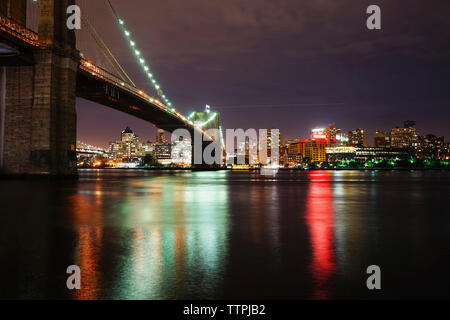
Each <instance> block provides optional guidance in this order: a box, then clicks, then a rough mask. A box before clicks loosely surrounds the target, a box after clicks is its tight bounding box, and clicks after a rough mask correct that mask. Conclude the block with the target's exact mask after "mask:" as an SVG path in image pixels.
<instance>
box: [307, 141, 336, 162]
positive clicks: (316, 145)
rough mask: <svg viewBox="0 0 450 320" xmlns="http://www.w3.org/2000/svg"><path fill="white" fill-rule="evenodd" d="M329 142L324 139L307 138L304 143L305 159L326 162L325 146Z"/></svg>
mask: <svg viewBox="0 0 450 320" xmlns="http://www.w3.org/2000/svg"><path fill="white" fill-rule="evenodd" d="M329 146H330V143H329V142H328V141H327V140H326V139H309V140H306V143H305V149H304V150H305V151H304V152H305V153H304V156H305V159H306V160H309V161H310V162H326V161H327V153H326V148H327V147H329Z"/></svg>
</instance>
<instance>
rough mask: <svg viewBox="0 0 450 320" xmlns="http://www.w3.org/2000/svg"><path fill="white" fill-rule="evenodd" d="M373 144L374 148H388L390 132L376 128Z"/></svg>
mask: <svg viewBox="0 0 450 320" xmlns="http://www.w3.org/2000/svg"><path fill="white" fill-rule="evenodd" d="M374 146H375V147H376V148H389V147H390V146H391V134H390V133H389V132H383V131H380V130H378V129H377V130H376V131H375V138H374Z"/></svg>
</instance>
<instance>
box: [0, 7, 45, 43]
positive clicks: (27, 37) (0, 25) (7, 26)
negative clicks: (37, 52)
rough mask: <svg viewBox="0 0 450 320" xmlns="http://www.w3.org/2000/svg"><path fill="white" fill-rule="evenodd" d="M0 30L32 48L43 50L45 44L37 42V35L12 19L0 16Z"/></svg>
mask: <svg viewBox="0 0 450 320" xmlns="http://www.w3.org/2000/svg"><path fill="white" fill-rule="evenodd" d="M0 29H1V30H3V31H5V32H7V33H9V34H10V35H12V36H14V37H16V38H19V39H21V40H23V41H25V42H27V43H28V44H31V45H32V46H35V47H39V48H45V47H46V44H44V43H42V42H40V41H39V35H38V34H37V33H36V32H34V31H32V30H30V29H28V28H26V27H25V26H23V25H21V24H19V23H17V22H15V21H13V20H12V19H10V18H8V17H6V16H4V15H3V14H0Z"/></svg>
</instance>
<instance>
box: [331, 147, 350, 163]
mask: <svg viewBox="0 0 450 320" xmlns="http://www.w3.org/2000/svg"><path fill="white" fill-rule="evenodd" d="M326 154H327V161H329V162H334V161H339V160H353V159H355V158H356V147H349V146H341V147H328V148H327V149H326Z"/></svg>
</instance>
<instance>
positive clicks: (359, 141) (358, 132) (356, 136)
mask: <svg viewBox="0 0 450 320" xmlns="http://www.w3.org/2000/svg"><path fill="white" fill-rule="evenodd" d="M348 145H349V146H354V147H367V131H366V130H363V129H361V128H358V129H355V130H352V131H350V132H349V133H348Z"/></svg>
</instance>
